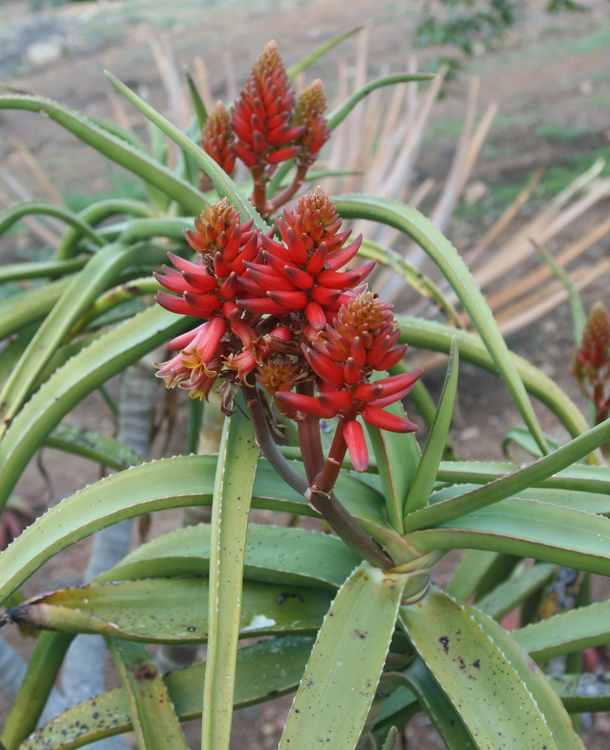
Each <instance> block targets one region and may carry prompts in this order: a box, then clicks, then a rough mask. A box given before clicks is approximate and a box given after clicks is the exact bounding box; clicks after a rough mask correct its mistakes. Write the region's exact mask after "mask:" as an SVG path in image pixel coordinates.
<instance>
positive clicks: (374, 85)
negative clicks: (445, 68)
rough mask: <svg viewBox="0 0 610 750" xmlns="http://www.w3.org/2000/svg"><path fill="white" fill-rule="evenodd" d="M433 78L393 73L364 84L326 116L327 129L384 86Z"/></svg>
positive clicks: (424, 74)
mask: <svg viewBox="0 0 610 750" xmlns="http://www.w3.org/2000/svg"><path fill="white" fill-rule="evenodd" d="M433 78H434V74H432V73H393V74H392V75H389V76H383V77H382V78H376V79H375V80H374V81H369V82H368V83H365V84H364V86H362V87H361V88H359V89H358V90H357V91H355V92H354V93H353V94H352V95H351V96H349V97H348V98H347V99H346V101H344V102H343V104H341V105H340V106H339V107H337V109H336V110H335V111H334V112H331V113H330V115H329V116H328V127H329V128H330V129H331V130H334V129H335V128H336V127H338V126H339V125H340V124H341V123H342V122H343V120H345V118H346V117H347V116H348V115H349V114H350V112H351V111H352V110H353V109H354V108H355V107H356V105H358V104H360V102H361V101H362V100H363V99H365V98H366V97H367V96H368V95H369V94H371V93H372V92H373V91H377V89H381V88H384V87H385V86H395V85H396V84H397V83H409V82H410V81H431V80H432V79H433Z"/></svg>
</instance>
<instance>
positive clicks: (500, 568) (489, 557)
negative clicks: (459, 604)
mask: <svg viewBox="0 0 610 750" xmlns="http://www.w3.org/2000/svg"><path fill="white" fill-rule="evenodd" d="M516 564H517V558H516V557H513V556H511V555H500V554H498V553H497V552H487V551H486V550H479V549H467V550H465V551H464V555H463V557H462V559H461V560H460V562H459V563H458V564H457V565H456V566H455V568H454V570H453V573H452V575H451V580H450V581H449V583H448V584H447V586H446V587H445V591H446V592H447V593H448V594H450V595H451V596H453V597H455V598H456V599H460V600H461V601H466V600H467V599H469V598H470V597H471V596H472V597H473V598H474V600H475V601H477V600H478V599H479V598H480V597H482V596H484V595H485V594H487V593H489V592H490V591H493V589H494V588H495V587H496V586H499V585H500V584H501V583H502V582H503V581H504V580H506V578H507V577H508V576H509V575H510V574H511V572H512V571H513V568H514V567H515V565H516Z"/></svg>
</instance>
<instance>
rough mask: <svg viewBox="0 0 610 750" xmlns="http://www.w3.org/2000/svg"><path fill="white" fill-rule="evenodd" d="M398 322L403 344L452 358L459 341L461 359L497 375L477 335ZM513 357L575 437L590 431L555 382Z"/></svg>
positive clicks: (532, 389)
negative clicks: (454, 344) (451, 355)
mask: <svg viewBox="0 0 610 750" xmlns="http://www.w3.org/2000/svg"><path fill="white" fill-rule="evenodd" d="M397 321H398V327H399V328H400V339H401V342H402V343H403V344H410V345H411V346H414V347H417V348H418V349H427V350H431V351H435V352H445V353H446V354H448V353H449V351H450V349H451V342H452V341H453V340H454V339H455V340H456V341H457V344H458V346H459V349H460V359H462V360H463V361H465V362H471V363H472V364H475V365H477V366H478V367H482V368H483V369H484V370H488V371H489V372H491V373H492V374H494V375H496V374H497V372H498V370H497V367H496V363H495V361H494V359H493V358H492V357H491V356H490V354H489V353H488V351H487V349H486V348H485V344H484V343H483V341H482V340H481V339H480V338H479V337H478V336H477V335H476V334H473V333H468V332H467V331H460V330H457V329H456V328H452V327H451V326H448V325H444V324H442V323H437V322H436V321H433V320H425V319H424V318H415V317H411V316H408V315H399V316H397ZM509 356H510V359H511V360H512V363H513V366H514V368H515V369H516V370H517V372H518V374H519V376H520V377H521V379H522V381H523V384H524V386H525V388H526V389H527V390H528V391H529V393H531V394H532V395H533V396H535V397H536V398H537V399H539V400H540V401H541V402H542V403H543V404H545V405H546V406H548V408H549V409H550V410H551V411H552V412H553V414H555V415H556V416H557V418H558V419H560V420H561V423H562V424H563V425H564V426H565V428H566V429H567V430H568V432H569V433H570V434H571V435H573V436H576V435H580V433H581V432H584V431H585V430H587V429H589V423H588V422H587V420H586V419H585V417H584V416H583V414H582V412H581V411H580V409H579V408H578V407H577V406H576V404H575V403H574V402H573V401H572V400H571V399H570V398H569V396H567V395H566V394H565V393H564V392H563V391H562V389H561V388H560V387H559V386H558V385H557V384H556V383H555V382H554V381H553V380H551V378H549V377H548V376H547V375H545V374H544V373H543V372H542V370H539V369H538V368H537V367H534V365H532V364H530V362H528V361H527V360H526V359H524V358H523V357H520V356H519V355H517V354H513V353H509Z"/></svg>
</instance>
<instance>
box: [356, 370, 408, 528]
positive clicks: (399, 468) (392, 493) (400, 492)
mask: <svg viewBox="0 0 610 750" xmlns="http://www.w3.org/2000/svg"><path fill="white" fill-rule="evenodd" d="M380 377H381V375H380ZM386 411H389V412H391V413H392V414H395V415H396V416H399V417H404V409H403V407H402V404H400V403H396V404H392V405H391V406H387V407H386ZM365 425H366V431H367V434H368V436H369V440H370V441H371V446H372V448H373V452H374V454H375V463H376V466H377V471H378V473H379V477H380V479H381V485H382V487H383V494H384V497H385V503H386V508H387V512H388V518H389V520H390V523H391V524H392V526H393V528H394V529H396V531H398V532H399V533H402V532H403V530H404V529H403V520H402V516H403V503H404V498H405V497H406V495H407V493H408V492H409V487H410V486H411V483H412V482H413V478H414V477H415V474H416V471H417V466H418V464H419V461H420V456H421V451H420V448H419V445H418V443H417V441H416V439H415V435H413V434H403V433H399V432H389V431H387V430H380V429H379V428H378V427H374V426H373V425H370V424H368V422H365Z"/></svg>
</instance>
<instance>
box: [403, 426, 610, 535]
mask: <svg viewBox="0 0 610 750" xmlns="http://www.w3.org/2000/svg"><path fill="white" fill-rule="evenodd" d="M607 442H610V419H607V420H605V422H601V423H600V424H598V425H597V426H596V427H593V428H592V429H590V430H589V431H588V432H585V433H583V434H582V435H579V437H577V438H574V439H573V440H571V441H570V442H569V443H566V445H562V446H561V447H560V448H557V450H555V451H553V452H552V453H550V454H549V455H548V456H545V457H544V458H541V459H539V460H538V461H535V462H534V463H533V464H530V465H529V466H526V467H525V468H524V469H521V470H520V471H515V472H513V473H512V474H509V475H507V476H505V477H502V479H496V480H495V481H493V482H489V483H488V484H486V485H484V486H483V487H479V488H478V489H476V490H472V491H471V492H467V493H466V494H464V495H461V496H460V497H454V498H450V499H448V500H445V501H443V502H439V503H434V504H433V505H430V506H428V507H427V508H424V509H422V510H418V511H416V512H415V513H412V514H410V515H409V517H408V518H407V519H406V521H405V529H406V530H407V531H415V530H417V529H423V528H427V527H432V526H436V525H439V524H442V523H445V522H447V521H451V520H453V519H455V518H458V517H459V516H463V515H465V514H466V513H472V512H473V511H476V510H480V509H481V508H484V507H486V506H488V505H492V504H493V503H497V502H499V501H500V500H504V498H507V497H510V496H511V495H515V494H517V493H518V492H521V490H525V489H527V488H528V487H531V486H532V485H533V484H535V483H536V482H540V481H542V480H544V479H547V478H548V477H551V476H553V474H556V473H557V472H559V471H561V470H562V469H565V468H567V467H569V466H571V465H572V464H574V463H576V462H577V461H578V460H579V459H581V458H583V457H584V456H586V455H587V454H589V453H591V452H592V451H594V450H596V449H597V448H599V447H601V446H602V445H604V444H605V443H607Z"/></svg>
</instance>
